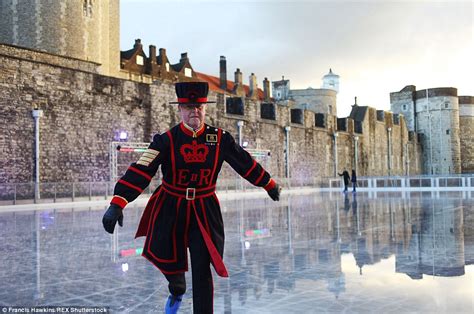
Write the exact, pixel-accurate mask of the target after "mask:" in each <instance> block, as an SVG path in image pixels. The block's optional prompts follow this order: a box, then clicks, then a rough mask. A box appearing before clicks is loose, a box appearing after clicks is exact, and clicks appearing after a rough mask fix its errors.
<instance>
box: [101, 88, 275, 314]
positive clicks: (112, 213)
mask: <svg viewBox="0 0 474 314" xmlns="http://www.w3.org/2000/svg"><path fill="white" fill-rule="evenodd" d="M176 93H177V96H178V102H177V103H184V104H203V103H208V101H207V93H208V85H207V83H203V82H187V83H177V84H176ZM224 161H226V162H227V163H229V165H230V166H231V167H232V168H233V169H234V170H235V171H237V173H239V174H240V175H241V176H242V177H243V178H245V179H247V180H248V181H249V182H250V183H252V184H253V185H256V186H260V187H263V188H264V189H265V190H267V191H268V193H269V195H270V197H272V199H274V200H278V199H279V193H280V188H279V186H278V184H276V182H275V181H274V180H273V179H272V178H271V176H270V174H269V173H268V172H267V171H265V169H263V167H262V166H261V165H260V164H259V163H258V162H256V161H255V159H253V158H252V157H251V155H250V154H249V153H248V152H247V151H245V150H244V149H243V148H242V147H240V146H239V145H238V144H237V143H236V142H235V140H234V138H233V137H232V135H231V134H230V133H229V132H227V131H224V130H222V129H220V128H216V127H213V126H210V125H207V124H203V125H202V126H201V127H200V128H199V129H197V130H193V129H192V128H190V127H189V126H187V125H186V124H185V123H184V122H181V123H180V124H178V125H176V126H175V127H173V128H171V129H170V130H168V131H167V132H164V133H163V134H156V135H155V136H154V137H153V141H152V143H151V144H150V145H149V147H148V149H147V150H146V152H144V153H143V155H142V156H141V157H140V159H139V160H138V161H137V162H134V163H132V164H131V165H130V166H129V168H128V170H127V171H126V173H125V174H124V175H123V176H122V177H121V178H120V180H119V181H118V182H117V184H116V185H115V189H114V196H113V198H112V201H111V206H110V207H109V209H108V210H107V212H106V213H105V215H104V219H103V222H104V227H105V228H106V230H107V231H109V232H110V233H113V230H114V226H115V223H116V222H117V221H118V222H119V224H120V225H122V221H123V216H122V209H123V208H125V206H126V205H127V204H128V203H130V202H132V201H133V200H134V199H136V198H137V197H138V196H139V195H140V194H141V193H142V192H143V190H144V189H145V188H146V187H147V186H148V185H149V183H150V181H151V179H152V177H153V176H154V175H155V173H156V172H157V170H158V167H159V166H160V165H161V171H162V173H163V176H162V178H163V179H162V182H161V185H160V186H159V187H158V188H157V189H156V190H155V191H154V193H153V194H152V196H151V197H150V199H149V201H148V204H147V205H146V207H145V210H144V212H143V215H142V218H141V221H140V223H139V226H138V230H137V232H136V237H141V236H145V237H146V240H145V244H144V248H143V256H144V257H145V258H147V259H148V260H149V261H150V262H151V263H153V265H155V266H156V267H157V268H158V269H159V270H160V271H161V272H162V273H163V274H164V275H165V276H166V278H167V279H168V281H169V283H170V284H169V289H170V292H171V294H172V295H171V296H170V298H169V299H168V304H167V307H169V306H170V304H169V303H170V302H171V303H176V302H177V306H179V303H180V301H181V295H182V294H184V292H185V289H186V284H185V280H184V272H186V271H187V270H188V258H187V248H188V247H189V251H190V254H191V266H192V283H193V307H194V312H195V313H212V308H213V284H212V276H211V271H210V264H212V265H213V266H214V269H215V270H216V272H217V274H218V275H219V276H221V277H228V272H227V269H226V267H225V265H224V263H223V260H222V257H223V253H224V223H223V220H222V214H221V210H220V207H219V200H218V199H217V197H216V194H215V189H216V181H217V177H218V174H219V171H220V170H221V167H222V164H223V162H224ZM171 306H172V305H171ZM167 311H168V309H167ZM171 312H172V311H171Z"/></svg>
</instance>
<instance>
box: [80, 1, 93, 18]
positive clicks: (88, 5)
mask: <svg viewBox="0 0 474 314" xmlns="http://www.w3.org/2000/svg"><path fill="white" fill-rule="evenodd" d="M82 7H83V10H84V16H86V17H92V0H83V2H82Z"/></svg>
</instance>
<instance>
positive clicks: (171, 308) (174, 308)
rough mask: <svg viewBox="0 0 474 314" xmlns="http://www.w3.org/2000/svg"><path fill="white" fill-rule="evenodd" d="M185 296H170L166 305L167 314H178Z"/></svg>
mask: <svg viewBox="0 0 474 314" xmlns="http://www.w3.org/2000/svg"><path fill="white" fill-rule="evenodd" d="M182 299H183V295H178V296H176V295H172V294H171V295H170V296H169V297H168V300H167V301H166V305H165V314H176V313H178V309H179V306H180V305H181V300H182Z"/></svg>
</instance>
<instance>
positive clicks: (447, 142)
mask: <svg viewBox="0 0 474 314" xmlns="http://www.w3.org/2000/svg"><path fill="white" fill-rule="evenodd" d="M390 102H391V109H392V111H393V112H394V113H398V114H403V115H404V116H405V117H406V120H407V126H408V129H409V130H410V131H415V132H417V133H418V134H419V135H420V140H421V144H422V146H423V157H422V158H423V167H424V168H423V173H425V174H450V173H461V144H460V125H459V99H458V95H457V89H456V88H452V87H442V88H431V89H426V90H419V91H416V88H415V86H412V85H410V86H406V87H405V88H403V89H402V90H401V91H400V92H395V93H391V94H390Z"/></svg>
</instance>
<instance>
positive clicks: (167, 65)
mask: <svg viewBox="0 0 474 314" xmlns="http://www.w3.org/2000/svg"><path fill="white" fill-rule="evenodd" d="M166 71H167V72H169V71H170V64H169V63H168V62H166Z"/></svg>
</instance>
